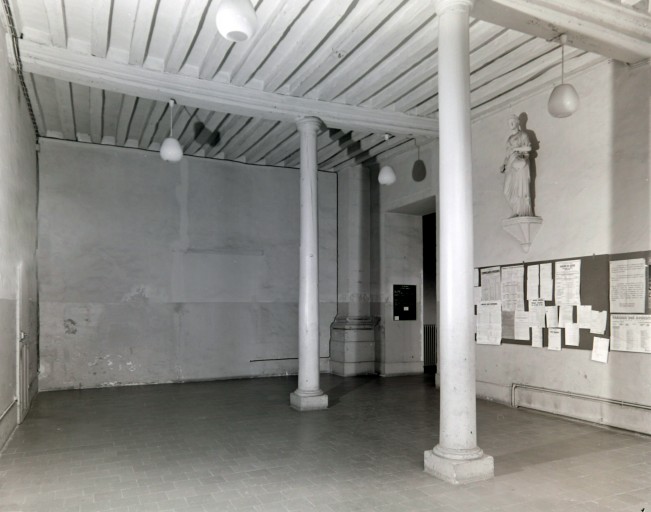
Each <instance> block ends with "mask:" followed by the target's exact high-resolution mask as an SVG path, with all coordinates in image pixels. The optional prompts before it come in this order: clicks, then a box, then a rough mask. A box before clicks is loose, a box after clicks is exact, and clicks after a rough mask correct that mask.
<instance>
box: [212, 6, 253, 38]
mask: <svg viewBox="0 0 651 512" xmlns="http://www.w3.org/2000/svg"><path fill="white" fill-rule="evenodd" d="M215 21H216V23H217V30H218V31H219V33H220V34H221V35H222V36H223V37H224V38H226V39H228V40H229V41H234V42H236V43H240V42H242V41H246V40H247V39H250V38H251V36H253V34H255V31H256V29H257V28H258V19H257V17H256V15H255V10H254V9H253V5H251V1H250V0H222V2H221V3H220V4H219V7H218V8H217V14H216V16H215Z"/></svg>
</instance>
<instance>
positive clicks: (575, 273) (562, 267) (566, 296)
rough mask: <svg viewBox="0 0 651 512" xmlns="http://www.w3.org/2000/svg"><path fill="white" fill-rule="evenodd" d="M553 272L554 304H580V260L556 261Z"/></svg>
mask: <svg viewBox="0 0 651 512" xmlns="http://www.w3.org/2000/svg"><path fill="white" fill-rule="evenodd" d="M554 274H555V277H556V292H555V302H556V304H559V305H560V304H574V305H577V306H578V305H579V304H581V260H568V261H557V262H556V263H555V264H554Z"/></svg>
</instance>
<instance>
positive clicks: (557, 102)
mask: <svg viewBox="0 0 651 512" xmlns="http://www.w3.org/2000/svg"><path fill="white" fill-rule="evenodd" d="M560 40H561V83H560V85H557V86H556V87H554V89H553V90H552V93H551V95H550V96H549V100H548V101H547V110H548V111H549V113H550V114H551V115H552V116H554V117H568V116H571V115H572V114H574V112H576V110H577V109H578V108H579V95H578V94H577V92H576V89H575V88H574V87H573V86H572V85H571V84H566V83H564V81H565V43H566V42H567V35H566V34H561V37H560Z"/></svg>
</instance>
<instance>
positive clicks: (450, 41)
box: [425, 0, 493, 483]
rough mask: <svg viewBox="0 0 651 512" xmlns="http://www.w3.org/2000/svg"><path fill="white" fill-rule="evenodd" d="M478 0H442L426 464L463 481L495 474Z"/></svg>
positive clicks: (433, 470)
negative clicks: (434, 437)
mask: <svg viewBox="0 0 651 512" xmlns="http://www.w3.org/2000/svg"><path fill="white" fill-rule="evenodd" d="M473 4H474V0H438V1H437V14H438V18H439V44H438V57H439V70H438V71H439V73H438V85H439V91H438V93H439V213H438V215H439V265H440V266H439V280H440V281H439V301H440V306H439V375H440V381H441V386H440V387H441V389H440V393H441V411H440V416H441V417H440V433H439V444H438V445H436V446H435V447H434V449H433V450H431V451H427V452H425V470H426V471H427V472H429V473H431V474H433V475H435V476H437V477H439V478H442V479H444V480H447V481H450V482H454V483H463V482H469V481H475V480H483V479H486V478H490V477H492V476H493V458H492V457H488V456H486V455H484V453H483V452H482V450H481V449H480V448H479V447H478V446H477V417H476V393H475V342H474V329H473V322H474V315H473V215H472V156H471V136H470V64H469V12H470V9H471V8H472V6H473Z"/></svg>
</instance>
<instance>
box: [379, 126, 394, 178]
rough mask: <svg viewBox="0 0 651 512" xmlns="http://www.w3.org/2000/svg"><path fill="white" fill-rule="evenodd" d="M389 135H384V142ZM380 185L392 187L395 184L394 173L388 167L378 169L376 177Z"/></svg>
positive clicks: (391, 168)
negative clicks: (378, 172)
mask: <svg viewBox="0 0 651 512" xmlns="http://www.w3.org/2000/svg"><path fill="white" fill-rule="evenodd" d="M389 138H390V135H389V134H388V133H385V134H384V141H385V142H388V140H389ZM377 180H378V182H379V183H380V185H393V184H394V183H395V182H396V172H395V171H394V170H393V167H391V166H390V165H385V166H383V167H382V168H381V169H380V174H378V176H377Z"/></svg>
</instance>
